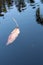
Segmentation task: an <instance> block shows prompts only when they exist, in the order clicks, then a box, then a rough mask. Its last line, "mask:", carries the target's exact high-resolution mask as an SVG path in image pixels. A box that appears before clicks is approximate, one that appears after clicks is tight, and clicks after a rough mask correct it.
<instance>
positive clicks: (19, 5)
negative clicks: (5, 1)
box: [15, 0, 26, 12]
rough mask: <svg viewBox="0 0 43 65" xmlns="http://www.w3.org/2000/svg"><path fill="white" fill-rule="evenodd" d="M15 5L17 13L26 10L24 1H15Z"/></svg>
mask: <svg viewBox="0 0 43 65" xmlns="http://www.w3.org/2000/svg"><path fill="white" fill-rule="evenodd" d="M15 5H16V7H17V9H18V11H19V12H21V11H22V10H25V9H26V8H25V7H26V4H25V1H24V0H18V1H15Z"/></svg>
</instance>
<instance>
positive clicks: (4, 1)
mask: <svg viewBox="0 0 43 65" xmlns="http://www.w3.org/2000/svg"><path fill="white" fill-rule="evenodd" d="M13 2H15V5H16V7H17V9H18V11H19V12H21V11H22V10H25V9H26V8H25V7H26V4H25V1H24V0H0V16H4V13H6V12H7V10H8V9H10V7H11V6H13ZM3 12H4V13H3ZM2 13H3V14H2Z"/></svg>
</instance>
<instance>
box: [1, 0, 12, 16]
mask: <svg viewBox="0 0 43 65" xmlns="http://www.w3.org/2000/svg"><path fill="white" fill-rule="evenodd" d="M12 4H13V0H0V16H4V13H6V12H7V7H6V5H7V6H8V7H10V6H12ZM3 12H4V13H3ZM2 13H3V14H2Z"/></svg>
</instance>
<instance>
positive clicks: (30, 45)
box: [0, 0, 43, 65]
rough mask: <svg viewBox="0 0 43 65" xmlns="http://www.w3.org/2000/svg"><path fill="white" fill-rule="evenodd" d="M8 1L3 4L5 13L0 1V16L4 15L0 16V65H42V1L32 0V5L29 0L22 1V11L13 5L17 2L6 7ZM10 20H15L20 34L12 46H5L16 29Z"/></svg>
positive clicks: (17, 0) (15, 0) (16, 0)
mask: <svg viewBox="0 0 43 65" xmlns="http://www.w3.org/2000/svg"><path fill="white" fill-rule="evenodd" d="M4 1H5V0H4ZM6 1H8V0H6ZM9 1H10V2H11V1H12V0H9ZM9 1H8V2H7V3H5V4H4V5H5V6H6V9H7V12H4V11H3V12H2V11H1V10H2V9H1V8H2V7H1V6H2V5H3V3H1V0H0V3H1V4H2V5H0V14H1V13H2V14H3V15H4V16H0V65H43V2H42V0H38V1H37V0H33V1H35V2H32V3H31V0H30V1H29V0H23V2H24V3H25V7H23V8H24V9H22V10H20V8H21V7H20V6H21V5H20V4H19V6H18V7H16V4H15V2H16V3H17V2H19V0H13V1H14V2H13V5H12V6H11V5H10V6H9V7H8V3H9ZM21 1H22V0H21ZM10 4H11V3H10ZM38 8H39V9H38ZM37 13H38V14H37ZM12 18H15V19H16V21H17V23H18V25H19V28H20V34H19V36H18V38H17V39H16V40H15V41H14V42H13V43H12V44H10V45H8V46H6V42H7V39H8V36H9V34H10V33H11V31H12V30H13V29H14V28H15V27H16V24H15V22H14V21H13V20H12Z"/></svg>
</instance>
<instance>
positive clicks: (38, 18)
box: [36, 8, 43, 25]
mask: <svg viewBox="0 0 43 65" xmlns="http://www.w3.org/2000/svg"><path fill="white" fill-rule="evenodd" d="M36 21H37V22H38V23H39V24H41V25H43V17H42V15H41V14H40V8H38V9H37V10H36Z"/></svg>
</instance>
